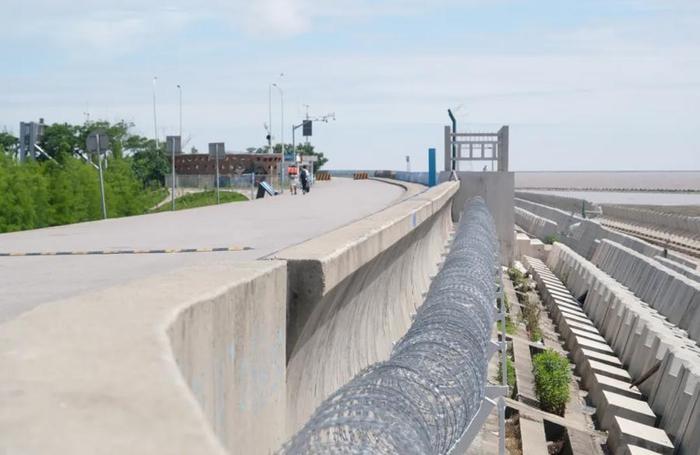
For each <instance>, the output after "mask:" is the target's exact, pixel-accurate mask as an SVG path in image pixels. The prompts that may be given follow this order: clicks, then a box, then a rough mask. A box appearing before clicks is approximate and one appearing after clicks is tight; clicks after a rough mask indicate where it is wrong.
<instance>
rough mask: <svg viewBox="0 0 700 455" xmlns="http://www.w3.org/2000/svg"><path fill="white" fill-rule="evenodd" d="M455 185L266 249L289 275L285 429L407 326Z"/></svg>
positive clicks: (445, 227)
mask: <svg viewBox="0 0 700 455" xmlns="http://www.w3.org/2000/svg"><path fill="white" fill-rule="evenodd" d="M458 188H459V184H458V183H456V182H448V183H443V184H441V185H439V186H437V187H434V188H431V189H429V190H427V191H425V192H423V193H421V194H419V195H416V196H414V197H412V198H410V199H407V200H404V201H402V202H400V203H398V204H396V205H394V206H392V207H390V208H388V209H386V210H383V211H382V212H379V213H377V214H374V215H371V216H369V217H367V218H365V219H363V220H360V221H358V222H356V223H353V224H350V225H348V226H346V227H344V228H340V229H338V230H336V231H333V232H331V233H329V234H327V235H324V236H321V237H318V238H315V239H313V240H310V241H308V242H305V243H303V244H300V245H297V246H295V247H292V248H288V249H286V250H283V251H280V252H279V253H278V254H276V255H275V258H276V259H282V260H285V261H286V262H287V264H288V275H289V307H288V324H287V327H288V336H287V340H288V341H287V354H288V357H289V361H288V366H287V429H288V432H289V434H290V435H291V434H292V433H294V432H295V431H296V430H297V429H298V428H300V427H301V425H303V424H304V423H305V421H306V419H308V417H309V416H310V415H311V413H312V412H313V411H314V409H315V408H316V406H317V405H318V404H320V403H321V401H322V400H323V399H324V398H326V397H327V396H328V395H329V394H330V393H332V392H333V391H335V390H336V389H337V388H338V387H340V386H341V385H343V384H344V383H345V382H347V381H349V380H350V379H351V378H352V377H353V376H354V375H355V374H357V373H358V372H359V371H360V370H361V369H363V368H364V367H366V366H367V365H369V364H371V363H374V362H377V361H379V360H383V359H386V358H387V357H388V356H389V353H390V352H391V347H392V343H393V342H395V341H396V340H397V339H399V338H400V337H401V336H402V335H403V334H404V333H405V331H406V330H407V329H408V327H409V326H410V323H411V314H412V313H413V312H415V309H416V308H417V306H419V305H420V304H421V303H422V301H423V293H424V292H425V291H427V289H428V287H429V285H430V278H431V276H432V275H434V274H435V273H436V272H437V269H438V263H439V262H440V259H441V253H442V251H443V247H444V245H445V242H446V241H447V239H448V236H449V233H450V229H451V225H452V222H451V209H452V206H451V203H452V199H453V197H454V195H455V193H456V192H457V190H458Z"/></svg>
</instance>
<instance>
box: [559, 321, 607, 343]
mask: <svg viewBox="0 0 700 455" xmlns="http://www.w3.org/2000/svg"><path fill="white" fill-rule="evenodd" d="M572 332H573V333H575V334H576V335H579V336H588V337H589V338H590V337H599V338H601V339H604V338H603V337H602V336H601V335H600V332H598V329H596V328H595V326H594V325H593V324H584V323H581V322H576V321H569V320H567V319H566V318H562V319H561V320H560V321H559V333H561V335H562V337H564V338H565V339H566V338H568V337H569V335H570V333H572ZM593 339H596V338H593Z"/></svg>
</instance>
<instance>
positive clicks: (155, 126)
mask: <svg viewBox="0 0 700 455" xmlns="http://www.w3.org/2000/svg"><path fill="white" fill-rule="evenodd" d="M157 80H158V76H153V138H154V139H155V140H156V148H159V145H158V118H157V117H156V81H157Z"/></svg>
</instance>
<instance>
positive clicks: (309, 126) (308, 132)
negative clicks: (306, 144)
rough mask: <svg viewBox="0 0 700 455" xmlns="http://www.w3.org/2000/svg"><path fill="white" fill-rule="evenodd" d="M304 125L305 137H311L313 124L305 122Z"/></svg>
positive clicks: (309, 121) (308, 121)
mask: <svg viewBox="0 0 700 455" xmlns="http://www.w3.org/2000/svg"><path fill="white" fill-rule="evenodd" d="M302 125H303V132H304V136H305V137H309V136H311V130H312V125H313V122H312V121H311V120H304V123H303V124H302Z"/></svg>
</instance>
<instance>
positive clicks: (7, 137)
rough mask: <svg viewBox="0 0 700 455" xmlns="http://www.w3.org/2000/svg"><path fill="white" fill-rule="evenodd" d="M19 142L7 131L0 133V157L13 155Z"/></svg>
mask: <svg viewBox="0 0 700 455" xmlns="http://www.w3.org/2000/svg"><path fill="white" fill-rule="evenodd" d="M18 145H19V141H18V140H17V138H16V137H15V136H13V135H12V134H10V133H8V132H7V131H3V132H0V155H1V154H4V153H8V154H10V155H14V154H15V153H16V152H17V146H18Z"/></svg>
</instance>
